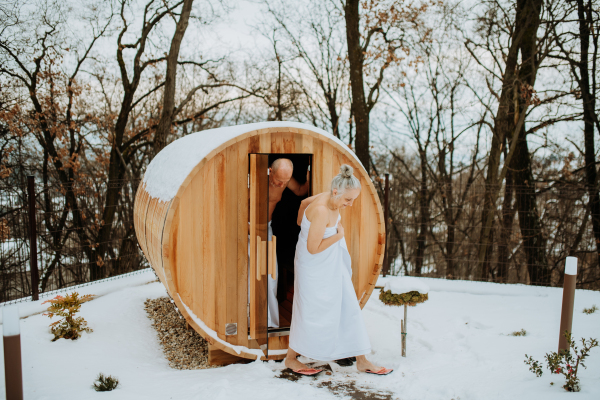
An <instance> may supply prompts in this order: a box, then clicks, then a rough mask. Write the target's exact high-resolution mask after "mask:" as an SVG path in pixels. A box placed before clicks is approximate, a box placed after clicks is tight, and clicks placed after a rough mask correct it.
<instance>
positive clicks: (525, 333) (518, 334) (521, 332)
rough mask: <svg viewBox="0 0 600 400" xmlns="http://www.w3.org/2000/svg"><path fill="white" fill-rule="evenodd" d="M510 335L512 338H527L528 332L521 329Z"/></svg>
mask: <svg viewBox="0 0 600 400" xmlns="http://www.w3.org/2000/svg"><path fill="white" fill-rule="evenodd" d="M510 335H511V336H527V331H526V330H525V329H521V330H520V331H514V332H513V333H511V334H510Z"/></svg>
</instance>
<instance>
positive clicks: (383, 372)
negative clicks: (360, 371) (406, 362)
mask: <svg viewBox="0 0 600 400" xmlns="http://www.w3.org/2000/svg"><path fill="white" fill-rule="evenodd" d="M393 371H394V370H393V369H387V368H384V367H381V368H380V369H379V370H377V371H372V370H370V369H367V370H365V372H366V373H367V374H373V375H387V374H391V373H392V372H393Z"/></svg>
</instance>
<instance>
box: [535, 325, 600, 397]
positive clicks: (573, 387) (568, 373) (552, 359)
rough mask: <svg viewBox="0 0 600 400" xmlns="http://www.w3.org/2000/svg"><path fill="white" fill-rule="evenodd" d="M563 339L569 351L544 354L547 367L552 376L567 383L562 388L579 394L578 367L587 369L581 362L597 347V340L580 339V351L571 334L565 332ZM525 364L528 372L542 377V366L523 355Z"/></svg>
mask: <svg viewBox="0 0 600 400" xmlns="http://www.w3.org/2000/svg"><path fill="white" fill-rule="evenodd" d="M565 337H566V338H567V342H568V343H569V350H562V351H561V352H560V353H556V352H551V353H547V354H546V356H545V357H546V362H547V363H548V365H547V367H548V369H549V370H550V372H551V373H553V374H562V375H564V377H565V379H566V380H567V382H566V383H565V384H564V385H563V388H564V389H565V390H567V391H569V392H579V391H580V390H581V385H580V384H579V378H578V377H577V371H578V370H579V367H580V366H582V367H583V368H587V367H586V366H585V364H584V363H583V361H584V360H585V358H586V357H587V356H588V355H589V353H590V350H591V349H593V348H594V347H597V346H598V340H597V339H591V338H590V339H588V340H585V339H583V338H582V339H581V345H582V349H581V350H579V349H578V348H577V346H576V345H575V341H574V340H573V339H571V334H570V333H569V332H566V331H565ZM525 364H527V365H529V370H530V371H531V372H533V373H534V374H535V375H536V376H538V377H539V376H542V365H541V364H540V363H539V362H538V361H536V360H534V359H533V358H532V357H531V356H528V355H527V354H525Z"/></svg>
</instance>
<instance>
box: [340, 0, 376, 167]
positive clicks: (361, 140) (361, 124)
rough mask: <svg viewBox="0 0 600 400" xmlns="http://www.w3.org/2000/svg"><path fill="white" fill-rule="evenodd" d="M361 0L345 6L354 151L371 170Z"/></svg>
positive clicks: (355, 0) (349, 2)
mask: <svg viewBox="0 0 600 400" xmlns="http://www.w3.org/2000/svg"><path fill="white" fill-rule="evenodd" d="M359 3H360V1H359V0H347V1H346V4H345V6H344V14H345V18H346V39H347V41H348V61H349V63H350V87H351V89H352V115H353V116H354V124H355V126H356V136H355V140H354V151H355V152H356V156H357V157H358V159H359V160H360V162H361V163H362V164H363V167H365V169H366V170H367V173H368V174H370V172H371V165H370V158H369V110H368V109H367V102H366V99H365V88H364V82H363V67H364V61H365V56H364V54H363V48H362V47H361V45H360V28H359V25H360V11H359V9H358V7H359Z"/></svg>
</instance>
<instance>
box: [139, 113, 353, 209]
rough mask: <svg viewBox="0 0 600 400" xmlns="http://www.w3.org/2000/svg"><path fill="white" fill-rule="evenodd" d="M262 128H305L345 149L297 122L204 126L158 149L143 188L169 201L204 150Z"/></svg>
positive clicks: (325, 133) (319, 130) (319, 131)
mask: <svg viewBox="0 0 600 400" xmlns="http://www.w3.org/2000/svg"><path fill="white" fill-rule="evenodd" d="M265 128H298V129H306V130H310V131H313V132H316V133H318V134H321V135H324V136H327V138H328V139H331V140H333V141H335V142H336V143H337V144H339V145H340V146H343V147H344V148H348V146H347V145H346V144H345V143H343V142H342V141H341V140H339V139H338V138H336V137H335V136H333V135H332V134H330V133H328V132H326V131H324V130H323V129H319V128H317V127H315V126H312V125H308V124H302V123H299V122H286V121H275V122H259V123H255V124H246V125H236V126H230V127H226V128H217V129H208V130H205V131H200V132H196V133H192V134H190V135H187V136H184V137H182V138H181V139H178V140H175V141H174V142H172V143H171V144H169V145H168V146H167V147H165V148H164V149H162V150H161V151H160V153H158V154H157V155H156V157H154V159H153V160H152V161H151V162H150V164H149V165H148V168H147V169H146V173H145V174H144V180H143V182H144V183H145V184H146V191H147V192H148V194H149V195H150V196H152V197H154V198H158V199H159V200H162V201H170V200H171V199H172V198H173V197H175V195H176V194H177V191H178V190H179V187H180V186H181V184H182V183H183V181H184V180H185V178H187V176H188V175H189V174H190V172H192V170H193V169H194V167H195V166H196V165H198V163H199V162H200V161H202V159H203V158H204V157H206V156H207V155H208V153H210V152H211V151H212V150H214V149H216V148H217V147H219V146H220V145H222V144H223V143H226V142H227V141H229V140H231V139H233V138H235V137H237V136H239V135H243V134H244V133H247V132H251V131H256V130H259V129H265ZM348 150H349V153H350V154H352V155H353V156H354V158H355V159H356V162H358V163H359V164H360V165H362V164H361V162H360V161H359V160H358V157H356V155H355V154H354V152H353V151H352V150H350V149H349V148H348Z"/></svg>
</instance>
